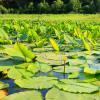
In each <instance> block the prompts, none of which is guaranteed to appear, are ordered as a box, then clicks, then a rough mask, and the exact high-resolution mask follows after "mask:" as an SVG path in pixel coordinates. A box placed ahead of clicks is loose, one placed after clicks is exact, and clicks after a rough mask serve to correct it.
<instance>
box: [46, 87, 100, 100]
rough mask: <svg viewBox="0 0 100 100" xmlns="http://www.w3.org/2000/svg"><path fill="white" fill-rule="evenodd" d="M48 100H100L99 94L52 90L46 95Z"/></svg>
mask: <svg viewBox="0 0 100 100" xmlns="http://www.w3.org/2000/svg"><path fill="white" fill-rule="evenodd" d="M46 100H100V95H97V94H75V93H69V92H64V91H61V90H59V89H57V88H52V89H51V90H49V92H48V93H47V94H46Z"/></svg>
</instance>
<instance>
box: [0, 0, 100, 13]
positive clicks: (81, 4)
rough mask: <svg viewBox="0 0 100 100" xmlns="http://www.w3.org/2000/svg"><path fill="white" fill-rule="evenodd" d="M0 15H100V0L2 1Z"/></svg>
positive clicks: (0, 0)
mask: <svg viewBox="0 0 100 100" xmlns="http://www.w3.org/2000/svg"><path fill="white" fill-rule="evenodd" d="M0 13H19V14H20V13H26V14H28V13H37V14H42V13H54V14H58V13H86V14H88V13H100V0H0Z"/></svg>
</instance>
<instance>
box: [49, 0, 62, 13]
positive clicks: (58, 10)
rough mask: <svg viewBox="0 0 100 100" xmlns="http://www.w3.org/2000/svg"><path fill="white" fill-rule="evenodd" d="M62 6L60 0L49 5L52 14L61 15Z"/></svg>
mask: <svg viewBox="0 0 100 100" xmlns="http://www.w3.org/2000/svg"><path fill="white" fill-rule="evenodd" d="M63 6H64V3H63V1H62V0H56V1H54V2H53V4H52V5H51V9H52V12H53V13H61V12H62V7H63Z"/></svg>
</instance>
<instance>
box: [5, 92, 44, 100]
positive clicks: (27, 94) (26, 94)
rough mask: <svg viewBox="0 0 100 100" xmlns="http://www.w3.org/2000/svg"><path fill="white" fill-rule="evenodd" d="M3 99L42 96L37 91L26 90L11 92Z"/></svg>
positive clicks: (38, 99)
mask: <svg viewBox="0 0 100 100" xmlns="http://www.w3.org/2000/svg"><path fill="white" fill-rule="evenodd" d="M3 100H42V96H41V94H40V93H39V92H37V91H33V90H32V91H25V92H19V93H14V94H11V95H9V96H7V97H5V98H4V99H3Z"/></svg>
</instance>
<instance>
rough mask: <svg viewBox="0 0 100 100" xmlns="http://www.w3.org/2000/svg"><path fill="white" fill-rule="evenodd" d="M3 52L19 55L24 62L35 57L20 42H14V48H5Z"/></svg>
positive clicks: (13, 55)
mask: <svg viewBox="0 0 100 100" xmlns="http://www.w3.org/2000/svg"><path fill="white" fill-rule="evenodd" d="M5 53H7V54H8V55H10V56H12V57H20V58H22V59H23V60H24V61H26V62H30V61H33V60H34V58H35V54H34V53H32V52H31V51H30V50H28V48H27V47H26V46H25V45H24V44H22V43H18V42H17V43H16V44H15V45H14V48H7V49H5Z"/></svg>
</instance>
